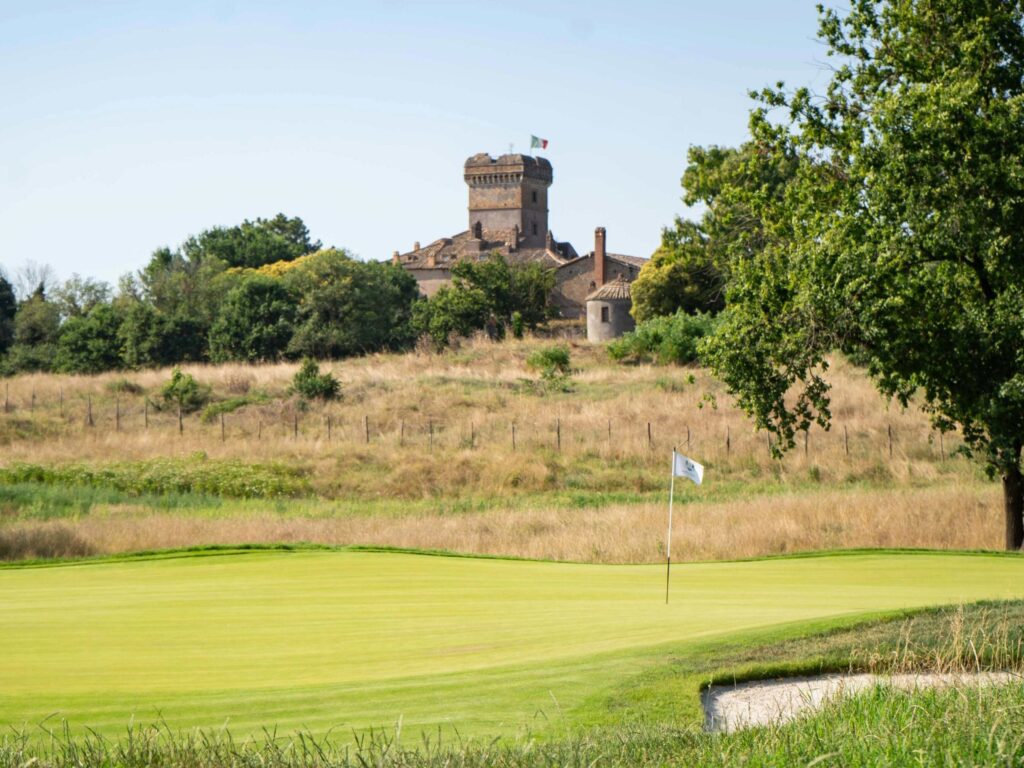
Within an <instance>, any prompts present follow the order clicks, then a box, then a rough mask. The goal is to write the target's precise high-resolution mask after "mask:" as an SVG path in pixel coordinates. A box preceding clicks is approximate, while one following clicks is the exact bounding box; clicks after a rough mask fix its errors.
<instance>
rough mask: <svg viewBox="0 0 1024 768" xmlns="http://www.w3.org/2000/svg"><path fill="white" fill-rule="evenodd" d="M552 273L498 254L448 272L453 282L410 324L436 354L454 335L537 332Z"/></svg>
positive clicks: (424, 304)
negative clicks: (508, 330)
mask: <svg viewBox="0 0 1024 768" xmlns="http://www.w3.org/2000/svg"><path fill="white" fill-rule="evenodd" d="M554 287H555V273H554V271H553V270H550V269H546V268H545V267H543V266H542V265H540V264H537V263H535V262H534V263H529V264H509V263H508V262H507V261H506V260H505V258H504V257H503V256H502V255H501V254H499V253H492V254H490V255H488V256H487V257H486V258H483V259H480V260H470V259H466V260H464V261H460V262H458V263H457V264H456V265H455V266H453V267H452V282H451V285H449V286H444V287H443V288H441V290H439V291H438V292H437V294H435V295H434V297H433V298H432V299H430V300H429V301H426V302H420V303H419V304H418V305H417V308H416V313H415V318H414V321H413V325H414V326H415V328H416V330H417V333H420V334H426V335H428V336H430V338H431V339H432V340H433V342H434V345H435V346H436V347H437V348H438V349H440V348H443V347H444V346H446V345H447V344H448V340H449V338H450V337H452V336H468V335H469V334H470V333H472V332H473V331H481V330H487V331H488V333H490V334H491V335H492V336H495V337H498V338H501V337H503V336H504V335H505V329H506V327H507V326H509V325H512V326H513V327H514V328H519V329H520V331H519V334H520V335H521V333H522V331H521V329H522V328H523V327H527V328H536V327H537V325H539V324H540V323H542V322H544V321H545V320H547V319H548V315H549V306H548V296H550V294H551V291H552V289H553V288H554Z"/></svg>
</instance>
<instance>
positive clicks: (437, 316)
mask: <svg viewBox="0 0 1024 768" xmlns="http://www.w3.org/2000/svg"><path fill="white" fill-rule="evenodd" d="M492 317H493V308H492V305H491V303H490V301H489V300H488V298H487V294H486V293H484V292H483V291H482V290H480V289H479V288H472V287H463V288H459V287H456V286H454V285H444V286H441V287H440V288H439V289H438V291H437V293H435V294H434V295H433V297H431V298H430V299H423V300H421V301H418V302H417V303H416V306H415V307H414V309H413V318H412V326H413V328H414V329H415V330H416V332H417V333H418V334H420V335H426V336H429V337H430V340H431V341H432V342H433V343H434V348H435V349H437V350H439V351H440V350H442V349H444V348H445V347H446V346H448V343H449V341H450V339H451V338H452V337H454V336H469V335H470V334H471V333H473V331H478V330H482V329H483V328H486V327H487V323H488V320H489V319H490V318H492Z"/></svg>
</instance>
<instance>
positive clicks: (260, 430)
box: [256, 419, 263, 440]
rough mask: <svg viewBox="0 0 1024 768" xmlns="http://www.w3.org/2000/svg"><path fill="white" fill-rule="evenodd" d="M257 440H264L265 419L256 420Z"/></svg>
mask: <svg viewBox="0 0 1024 768" xmlns="http://www.w3.org/2000/svg"><path fill="white" fill-rule="evenodd" d="M256 439H257V440H262V439H263V419H256Z"/></svg>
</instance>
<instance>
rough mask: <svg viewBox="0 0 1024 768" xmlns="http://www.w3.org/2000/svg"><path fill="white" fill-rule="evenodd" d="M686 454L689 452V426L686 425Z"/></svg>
mask: <svg viewBox="0 0 1024 768" xmlns="http://www.w3.org/2000/svg"><path fill="white" fill-rule="evenodd" d="M686 452H687V453H689V452H690V425H689V424H687V425H686Z"/></svg>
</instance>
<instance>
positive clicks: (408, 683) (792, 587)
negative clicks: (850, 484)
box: [0, 551, 1024, 733]
mask: <svg viewBox="0 0 1024 768" xmlns="http://www.w3.org/2000/svg"><path fill="white" fill-rule="evenodd" d="M1022 577H1024V559H1018V558H1007V557H988V556H984V555H962V554H959V555H949V554H941V553H917V554H858V555H843V556H839V557H828V556H822V557H816V558H808V559H779V560H763V561H751V562H730V563H701V564H693V565H682V566H678V567H677V568H675V569H674V573H673V593H672V603H671V604H670V605H668V606H666V605H664V602H663V600H664V592H663V589H664V581H663V579H664V570H663V568H660V567H656V566H600V565H580V564H560V563H546V562H528V561H527V562H516V561H504V560H486V559H467V558H445V557H430V556H420V555H407V554H389V553H370V552H318V551H299V552H280V551H263V552H259V551H257V552H249V553H244V554H224V555H211V556H206V557H196V558H191V557H181V558H174V559H150V560H147V559H140V560H122V561H112V562H100V563H83V564H79V565H71V564H69V565H64V566H60V567H54V568H6V569H2V570H0V626H2V627H3V631H2V632H0V692H2V695H0V723H3V724H8V725H16V726H17V725H22V724H25V723H27V724H34V723H36V722H38V721H40V720H42V719H43V718H45V717H46V716H48V715H51V714H58V715H59V716H60V717H66V718H67V719H68V720H70V721H71V722H72V724H74V725H76V726H85V725H88V726H92V727H95V728H97V729H99V730H100V731H101V732H107V733H110V732H116V731H117V730H119V729H121V728H123V726H124V725H125V724H127V722H128V721H129V718H131V717H133V716H134V717H135V720H136V721H139V720H142V721H150V720H153V719H157V718H163V719H165V720H166V721H167V722H168V724H169V725H171V726H172V727H191V726H205V727H216V726H220V725H222V724H223V723H224V722H225V721H227V722H229V723H230V724H231V725H232V726H233V728H234V729H238V730H242V731H244V730H249V729H253V728H258V727H261V726H269V727H273V726H275V725H276V726H278V727H279V728H281V729H284V730H290V729H294V728H303V727H306V728H310V729H313V730H320V731H322V730H326V729H328V728H330V727H332V726H340V727H343V728H346V729H351V728H365V727H369V726H387V725H389V724H391V723H393V722H394V721H395V720H397V719H398V717H399V716H401V717H403V719H404V721H405V722H406V724H408V725H414V726H416V727H417V728H419V727H428V728H429V727H432V726H435V725H438V724H453V725H456V726H458V727H459V729H460V731H461V732H463V733H484V732H487V733H494V732H506V733H507V732H512V731H515V730H517V729H520V728H523V727H530V728H541V727H543V726H544V724H545V723H546V722H548V721H549V720H550V719H551V718H552V717H556V716H557V713H560V714H563V715H564V713H567V712H569V711H570V710H571V709H572V707H573V706H575V705H576V704H578V703H579V702H581V701H583V700H584V699H585V698H587V697H592V696H593V695H594V694H596V693H599V692H600V691H602V690H607V689H609V688H610V687H611V686H613V685H614V684H616V683H619V682H621V681H622V680H623V679H625V678H627V677H628V676H629V675H632V674H635V673H636V672H637V671H639V670H640V669H642V668H643V665H644V664H645V663H647V662H649V660H650V659H652V658H655V657H657V656H658V655H659V654H662V653H664V652H665V648H666V647H668V646H670V647H671V648H672V650H673V652H684V653H685V650H686V647H687V645H688V644H693V643H697V642H702V641H706V640H707V639H708V638H712V637H715V636H719V635H721V636H725V635H734V634H737V633H742V632H749V631H751V630H756V629H758V628H765V627H771V626H777V625H781V624H786V623H791V622H800V621H810V620H816V619H822V618H830V617H836V618H839V617H844V616H850V615H854V614H860V613H866V612H878V611H884V610H893V609H901V608H911V607H919V606H926V605H936V604H942V603H955V602H971V601H975V600H980V599H985V598H1011V597H1020V596H1022V594H1024V588H1022V586H1021V585H1022V583H1024V581H1022Z"/></svg>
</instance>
